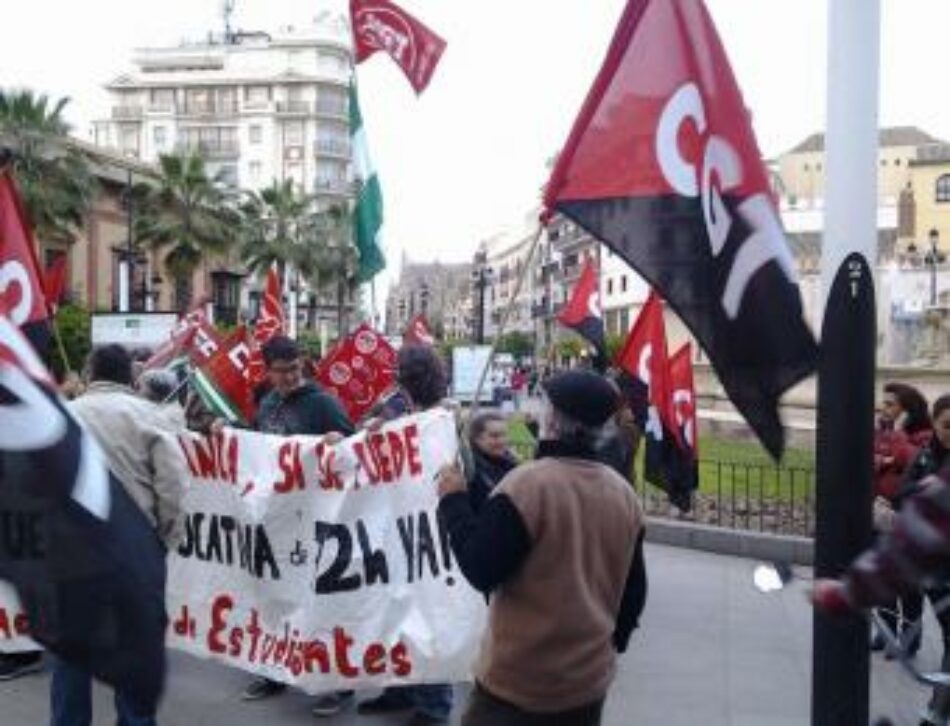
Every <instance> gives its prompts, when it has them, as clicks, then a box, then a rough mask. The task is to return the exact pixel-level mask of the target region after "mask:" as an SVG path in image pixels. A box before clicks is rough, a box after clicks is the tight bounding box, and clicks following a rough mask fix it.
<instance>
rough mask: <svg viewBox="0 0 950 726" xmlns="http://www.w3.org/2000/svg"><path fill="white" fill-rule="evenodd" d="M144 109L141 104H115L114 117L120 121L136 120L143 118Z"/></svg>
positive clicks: (113, 108)
mask: <svg viewBox="0 0 950 726" xmlns="http://www.w3.org/2000/svg"><path fill="white" fill-rule="evenodd" d="M143 113H144V109H143V108H142V107H141V106H139V105H129V106H113V107H112V118H114V119H116V120H120V121H135V120H137V119H141V118H142V115H143Z"/></svg>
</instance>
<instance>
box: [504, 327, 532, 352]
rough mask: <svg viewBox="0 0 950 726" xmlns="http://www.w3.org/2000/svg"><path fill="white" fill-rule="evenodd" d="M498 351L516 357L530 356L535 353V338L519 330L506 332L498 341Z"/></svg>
mask: <svg viewBox="0 0 950 726" xmlns="http://www.w3.org/2000/svg"><path fill="white" fill-rule="evenodd" d="M498 351H499V352H501V353H510V354H511V355H513V356H514V357H515V359H520V358H528V357H530V356H532V355H534V339H533V338H532V337H531V336H530V335H528V334H527V333H522V332H518V331H512V332H510V333H505V334H504V335H503V336H502V338H501V340H500V341H499V342H498Z"/></svg>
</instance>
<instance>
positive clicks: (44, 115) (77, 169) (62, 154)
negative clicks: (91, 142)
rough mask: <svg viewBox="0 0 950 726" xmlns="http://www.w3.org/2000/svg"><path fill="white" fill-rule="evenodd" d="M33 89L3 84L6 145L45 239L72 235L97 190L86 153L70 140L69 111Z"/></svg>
mask: <svg viewBox="0 0 950 726" xmlns="http://www.w3.org/2000/svg"><path fill="white" fill-rule="evenodd" d="M68 104H69V99H68V98H61V99H59V100H58V101H56V102H55V103H54V102H52V101H51V100H50V99H49V97H47V96H45V95H42V94H40V95H35V94H34V93H33V92H32V91H28V90H20V91H8V90H3V89H0V146H8V147H9V148H10V150H11V151H12V152H13V172H14V175H15V176H16V179H17V183H18V185H19V187H20V192H21V194H22V197H23V205H24V207H25V209H26V214H27V216H28V217H29V221H30V223H31V225H32V226H33V229H34V231H35V233H36V235H37V237H39V238H40V239H71V238H72V237H73V235H74V234H75V233H76V231H77V230H78V229H79V228H80V227H82V225H83V223H84V221H85V218H86V215H87V213H88V211H89V208H90V205H91V203H92V199H93V197H94V195H95V192H96V185H95V182H94V178H93V176H92V174H91V172H90V170H89V163H88V160H87V158H86V156H85V155H84V154H82V153H81V152H79V151H78V150H77V149H76V148H75V147H73V146H71V145H70V144H69V143H68V142H67V135H68V133H69V130H70V127H69V124H68V123H67V122H66V121H65V119H64V118H63V111H64V110H65V108H66V106H67V105H68Z"/></svg>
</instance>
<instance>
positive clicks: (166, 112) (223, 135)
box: [93, 17, 353, 202]
mask: <svg viewBox="0 0 950 726" xmlns="http://www.w3.org/2000/svg"><path fill="white" fill-rule="evenodd" d="M132 63H133V66H134V69H132V70H130V71H128V72H126V73H123V74H121V75H119V76H118V77H117V78H115V79H114V80H113V81H112V82H110V83H109V84H108V85H107V86H106V88H107V90H108V91H109V93H110V95H111V102H112V109H111V115H110V118H108V119H106V120H102V121H98V122H96V123H95V124H94V127H93V134H94V140H95V143H96V144H98V145H100V146H106V147H111V148H114V149H117V150H119V151H120V152H121V153H123V154H125V155H128V156H133V157H136V158H139V159H143V160H145V161H155V160H157V158H158V156H159V155H160V154H163V153H169V152H172V151H187V150H195V151H198V152H200V153H201V154H203V155H204V157H205V158H206V159H207V162H208V166H209V170H210V171H211V172H212V173H217V172H220V173H222V174H223V176H224V178H225V179H226V180H227V181H228V182H230V183H232V184H234V185H236V186H239V187H241V188H260V187H265V186H268V185H269V184H270V183H271V181H272V180H274V179H278V180H284V179H293V180H294V181H295V182H297V184H299V185H300V187H301V188H302V189H303V190H305V191H307V192H314V193H316V194H318V195H320V196H321V197H323V198H325V199H326V201H327V202H333V201H339V200H341V199H345V198H347V197H349V196H350V195H351V183H350V169H349V166H350V139H349V118H348V86H349V82H350V79H351V77H352V71H353V61H352V52H351V49H350V39H349V30H348V28H347V24H346V21H345V19H344V18H342V17H325V18H323V19H321V20H319V21H314V23H313V24H312V25H311V26H309V27H306V28H293V27H285V28H282V29H281V30H280V31H278V32H276V33H273V34H270V33H264V32H253V33H242V32H238V33H235V34H232V35H230V36H229V37H228V38H227V39H226V40H225V39H223V38H215V37H211V36H209V38H208V39H207V40H206V41H204V42H200V43H193V44H190V43H183V44H182V45H179V46H177V47H172V48H148V49H143V50H140V51H138V52H137V53H136V54H135V56H134V58H133V61H132Z"/></svg>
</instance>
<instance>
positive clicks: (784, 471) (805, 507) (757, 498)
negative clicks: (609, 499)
mask: <svg viewBox="0 0 950 726" xmlns="http://www.w3.org/2000/svg"><path fill="white" fill-rule="evenodd" d="M514 449H515V453H516V454H517V455H518V456H519V458H520V459H521V460H522V461H525V460H528V459H531V458H532V457H533V455H534V451H533V445H529V444H523V445H520V446H519V445H516V446H515V447H514ZM637 477H638V478H637V484H636V490H637V494H638V495H639V496H640V500H641V502H642V503H643V507H644V510H645V511H646V513H647V514H649V515H651V516H654V517H665V518H669V519H675V520H679V521H686V522H697V523H700V524H708V525H712V526H714V527H727V528H729V529H742V530H751V531H756V532H766V533H769V534H785V535H798V536H801V537H813V536H814V534H815V470H814V468H813V467H811V466H775V465H774V464H768V463H754V462H739V461H717V460H711V459H703V460H701V461H700V462H699V489H698V491H696V492H695V493H694V494H693V500H692V507H691V509H690V511H689V512H682V511H680V510H679V509H677V508H676V507H675V506H673V505H672V504H670V502H669V499H668V498H667V496H666V492H664V491H663V490H662V489H659V488H658V487H655V486H653V485H651V484H647V483H645V482H644V481H643V479H642V477H641V476H640V472H639V471H638V474H637Z"/></svg>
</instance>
